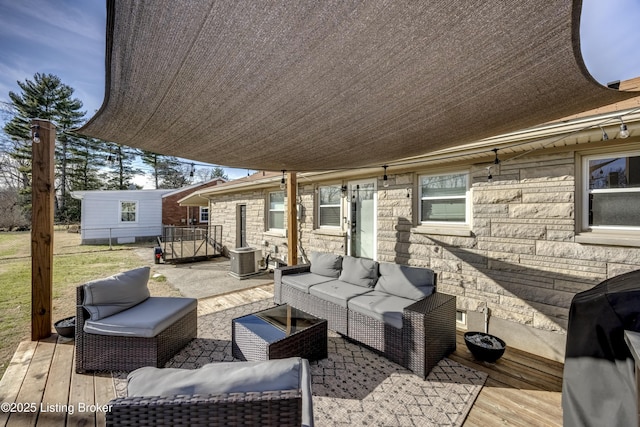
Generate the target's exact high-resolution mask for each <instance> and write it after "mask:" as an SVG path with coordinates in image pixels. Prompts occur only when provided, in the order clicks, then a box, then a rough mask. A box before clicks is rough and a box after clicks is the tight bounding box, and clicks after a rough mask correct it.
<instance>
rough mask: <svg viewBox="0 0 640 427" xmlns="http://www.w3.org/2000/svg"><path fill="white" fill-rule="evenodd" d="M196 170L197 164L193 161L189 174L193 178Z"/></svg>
mask: <svg viewBox="0 0 640 427" xmlns="http://www.w3.org/2000/svg"><path fill="white" fill-rule="evenodd" d="M195 171H196V165H194V164H193V163H191V170H190V171H189V176H190V177H191V178H193V175H194V173H195Z"/></svg>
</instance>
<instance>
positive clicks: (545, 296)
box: [212, 150, 640, 360]
mask: <svg viewBox="0 0 640 427" xmlns="http://www.w3.org/2000/svg"><path fill="white" fill-rule="evenodd" d="M578 167H579V164H578V163H577V160H576V153H575V152H574V151H564V152H562V151H554V150H545V152H544V153H543V152H540V153H539V154H537V153H535V152H534V153H530V154H528V155H526V156H522V157H521V158H518V159H517V160H511V161H504V162H503V163H502V164H501V165H500V166H499V167H493V168H492V175H493V182H492V183H488V182H487V170H486V164H482V165H477V166H469V168H470V170H471V175H472V188H471V196H470V197H471V199H472V221H471V222H472V224H471V227H470V231H469V232H467V235H451V234H449V235H448V234H447V232H446V231H442V232H441V233H442V234H433V233H431V234H429V233H427V232H423V231H421V227H419V225H418V213H417V212H418V210H417V209H418V201H417V200H416V199H417V198H419V196H418V186H417V177H418V175H420V174H421V173H431V172H432V171H431V170H416V171H415V172H410V173H402V174H393V170H392V169H391V168H390V170H389V173H388V175H389V184H390V185H389V187H388V188H384V187H383V186H382V179H381V178H382V177H381V176H379V177H378V179H379V181H378V243H377V245H378V246H377V253H378V260H379V261H382V262H396V263H402V264H409V265H416V266H424V267H430V268H432V269H433V270H435V271H436V272H437V273H438V286H439V290H440V291H441V292H445V293H449V294H453V295H456V296H457V304H458V309H460V310H464V311H467V321H468V329H470V330H483V329H484V315H483V314H481V313H480V308H481V307H483V306H484V305H486V306H488V307H489V309H490V320H489V332H490V333H493V334H495V335H498V336H500V337H502V338H503V339H504V340H505V341H507V344H508V345H511V346H513V347H517V348H521V349H523V350H526V351H530V352H532V353H536V354H540V355H542V356H545V357H548V358H552V359H556V360H563V359H564V346H565V334H566V326H567V320H568V313H569V307H570V304H571V300H572V298H573V296H574V295H575V294H576V293H577V292H581V291H584V290H587V289H590V288H591V287H593V286H594V285H596V284H598V283H599V282H601V281H602V280H604V279H606V278H609V277H613V276H616V275H618V274H621V273H625V272H628V271H632V270H636V269H639V268H640V248H637V247H625V246H614V245H593V244H584V243H579V242H576V229H577V228H576V219H577V216H576V211H579V210H580V209H581V208H580V206H577V202H576V200H577V199H578V197H577V194H578V193H577V191H579V189H577V187H576V172H577V168H578ZM453 170H460V167H459V166H456V168H454V169H453ZM443 173H448V171H447V170H446V169H444V170H443ZM346 182H347V181H346V180H345V181H343V183H346ZM331 183H335V181H333V182H331ZM326 184H329V182H327V183H326ZM317 185H325V183H322V182H313V183H306V182H302V183H300V184H299V188H298V202H299V203H300V204H301V205H302V207H303V211H302V213H301V215H300V224H299V240H300V245H301V248H302V251H301V252H302V254H303V255H304V254H309V253H310V252H312V251H330V252H334V253H338V254H344V253H345V251H346V249H345V248H346V246H345V243H346V241H345V235H344V233H342V234H341V233H336V232H326V231H324V230H317V229H314V213H315V206H314V203H315V188H316V186H317ZM407 189H409V190H407ZM408 192H409V193H410V196H411V197H407V193H408ZM264 194H265V193H264V192H262V191H257V192H254V193H251V194H247V193H244V198H239V196H238V195H236V196H223V197H222V199H221V198H219V197H216V196H214V198H213V200H214V204H213V205H212V209H213V210H214V211H215V218H216V219H217V220H218V221H219V220H221V219H222V218H224V217H226V219H225V222H224V227H223V229H224V230H225V244H226V239H227V238H230V239H232V241H235V204H236V203H238V202H239V201H242V202H243V203H246V204H247V206H248V207H249V206H251V205H252V204H255V206H256V209H255V210H253V211H252V220H251V224H252V225H251V227H252V231H251V233H249V234H248V242H249V244H250V245H260V242H262V241H263V240H267V241H269V242H270V244H272V245H274V244H275V245H278V244H280V245H281V244H282V243H283V242H286V238H285V237H284V236H282V237H281V238H279V239H276V240H275V241H274V239H273V237H272V236H268V235H267V234H265V232H264V198H265V196H264ZM221 200H224V201H225V202H221ZM343 200H345V203H346V198H344V199H343ZM345 209H346V207H345ZM247 224H249V220H248V221H247ZM456 234H464V233H456ZM267 250H268V248H267Z"/></svg>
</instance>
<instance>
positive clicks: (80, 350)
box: [75, 270, 198, 373]
mask: <svg viewBox="0 0 640 427" xmlns="http://www.w3.org/2000/svg"><path fill="white" fill-rule="evenodd" d="M132 271H134V270H132ZM123 274H126V273H123ZM112 277H114V276H112ZM142 277H144V271H143V272H142ZM106 280H108V279H106ZM145 284H146V282H145ZM149 299H150V300H151V299H153V297H152V298H149ZM158 299H160V298H158ZM85 302H86V300H85V285H81V286H78V287H77V288H76V331H75V344H76V372H78V373H83V372H86V371H132V370H134V369H137V368H140V367H142V366H155V367H162V366H164V365H165V364H166V363H167V362H168V361H169V359H171V357H173V356H174V355H175V354H176V353H177V352H178V351H179V350H180V349H182V348H183V347H184V346H185V345H187V344H188V343H189V341H191V340H192V339H193V338H195V337H196V334H197V321H198V319H197V303H196V304H193V303H192V305H193V308H190V309H189V311H188V312H187V313H186V314H184V315H182V316H181V317H180V318H178V319H177V320H175V321H174V322H173V323H172V324H170V325H169V326H168V327H166V328H165V329H164V330H162V331H161V332H160V333H158V334H157V335H155V336H152V337H143V336H135V335H133V336H132V335H127V334H123V335H117V334H110V335H104V334H98V333H87V332H85V323H86V322H87V321H88V320H90V318H91V316H90V313H89V311H88V310H87V306H85V305H83V304H84V303H85ZM142 304H145V302H143V303H142ZM142 304H140V305H142ZM133 309H135V307H132V308H129V309H127V310H133ZM127 310H123V311H127ZM105 319H107V320H108V319H109V317H105Z"/></svg>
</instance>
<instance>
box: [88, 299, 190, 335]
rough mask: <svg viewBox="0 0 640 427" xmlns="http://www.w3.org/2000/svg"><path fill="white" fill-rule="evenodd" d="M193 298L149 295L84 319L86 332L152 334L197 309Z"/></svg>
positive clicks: (100, 333)
mask: <svg viewBox="0 0 640 427" xmlns="http://www.w3.org/2000/svg"><path fill="white" fill-rule="evenodd" d="M197 307H198V300H196V299H195V298H173V297H151V298H147V299H146V300H145V301H144V302H142V303H140V304H138V305H136V306H134V307H131V308H129V309H128V310H124V311H121V312H119V313H116V314H114V315H112V316H109V317H105V318H102V319H99V320H87V321H86V322H85V323H84V329H83V330H84V331H85V332H86V333H89V334H97V335H115V336H131V337H144V338H152V337H155V336H156V335H158V334H159V333H160V332H162V331H164V330H165V329H167V328H168V327H169V326H171V325H173V324H174V323H175V322H176V321H177V320H179V319H180V318H182V317H183V316H184V315H186V314H187V313H189V312H190V311H192V310H195V309H197Z"/></svg>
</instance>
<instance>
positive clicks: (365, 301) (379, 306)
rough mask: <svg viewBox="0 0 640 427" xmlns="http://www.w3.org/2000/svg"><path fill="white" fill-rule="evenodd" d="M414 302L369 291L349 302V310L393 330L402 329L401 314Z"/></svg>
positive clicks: (384, 293)
mask: <svg viewBox="0 0 640 427" xmlns="http://www.w3.org/2000/svg"><path fill="white" fill-rule="evenodd" d="M414 302H415V301H414V300H412V299H409V298H402V297H398V296H395V295H390V294H388V293H386V292H379V291H371V292H368V293H366V294H364V295H359V296H357V297H354V298H352V299H350V300H349V310H351V311H356V312H358V313H362V314H364V315H365V316H368V317H372V318H374V319H376V320H378V321H380V322H384V323H386V324H388V325H391V326H393V327H394V328H398V329H402V312H403V310H404V308H405V307H407V306H409V305H411V304H413V303H414Z"/></svg>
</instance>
